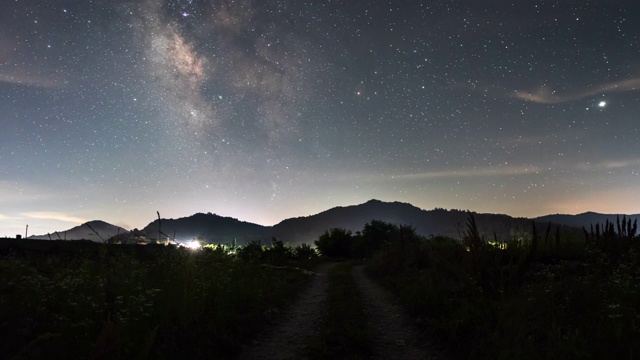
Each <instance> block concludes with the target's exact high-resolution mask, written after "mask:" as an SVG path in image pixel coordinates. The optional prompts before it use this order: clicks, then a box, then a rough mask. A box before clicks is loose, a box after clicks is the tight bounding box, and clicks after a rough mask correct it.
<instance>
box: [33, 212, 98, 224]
mask: <svg viewBox="0 0 640 360" xmlns="http://www.w3.org/2000/svg"><path fill="white" fill-rule="evenodd" d="M21 215H22V216H24V217H28V218H31V219H40V220H56V221H62V222H68V223H74V224H83V223H85V222H87V220H86V219H83V218H80V217H75V216H69V215H66V214H63V213H58V212H51V211H31V212H25V213H22V214H21Z"/></svg>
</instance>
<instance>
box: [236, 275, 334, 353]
mask: <svg viewBox="0 0 640 360" xmlns="http://www.w3.org/2000/svg"><path fill="white" fill-rule="evenodd" d="M334 265H335V264H322V265H320V266H319V267H318V268H317V269H316V271H315V273H316V274H315V275H314V278H313V279H312V280H311V283H310V284H309V285H308V287H307V288H306V289H305V290H304V291H303V293H302V294H301V295H300V297H299V298H298V299H297V300H296V301H295V302H294V303H293V304H292V305H291V307H290V308H289V309H286V311H285V312H284V313H283V314H281V315H279V316H278V317H277V320H276V322H275V323H274V325H273V327H272V328H271V329H268V331H267V332H266V333H264V334H263V336H259V337H258V339H257V340H256V341H254V344H253V346H251V347H249V348H248V349H246V351H245V352H244V353H243V354H242V356H241V357H240V359H243V360H244V359H246V360H253V359H256V360H271V359H273V360H276V359H278V360H280V359H282V360H287V359H306V358H307V352H306V345H307V344H306V341H307V339H308V338H310V337H312V336H316V335H317V334H318V331H319V328H320V326H321V320H322V316H323V315H324V313H325V311H324V309H325V306H324V305H325V303H326V298H327V289H328V288H329V279H328V276H327V274H328V272H329V270H331V268H332V267H333V266H334Z"/></svg>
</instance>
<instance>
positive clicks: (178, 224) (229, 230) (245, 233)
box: [142, 213, 271, 245]
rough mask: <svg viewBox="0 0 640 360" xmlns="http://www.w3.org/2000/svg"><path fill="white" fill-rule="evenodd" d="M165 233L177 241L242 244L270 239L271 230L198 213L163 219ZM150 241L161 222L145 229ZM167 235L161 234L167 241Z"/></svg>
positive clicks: (143, 230)
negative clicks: (199, 238) (192, 240)
mask: <svg viewBox="0 0 640 360" xmlns="http://www.w3.org/2000/svg"><path fill="white" fill-rule="evenodd" d="M160 230H161V231H162V233H163V234H165V235H166V236H168V237H170V238H174V237H175V239H177V240H178V241H185V240H190V239H193V238H195V237H198V236H200V237H203V238H204V239H205V240H206V241H207V242H208V243H212V244H228V243H232V242H234V241H236V242H237V243H238V244H240V245H242V244H245V243H247V242H249V241H253V240H265V239H270V237H269V236H270V233H271V231H270V228H269V227H266V226H262V225H257V224H253V223H249V222H245V221H240V220H238V219H234V218H231V217H223V216H220V215H216V214H211V213H207V214H203V213H197V214H195V215H191V216H188V217H183V218H179V219H161V222H160ZM142 232H143V233H144V235H145V236H146V237H147V238H148V239H153V240H156V239H158V220H155V221H153V222H152V223H150V224H149V225H147V226H145V227H144V229H142ZM165 235H161V236H162V237H163V238H165Z"/></svg>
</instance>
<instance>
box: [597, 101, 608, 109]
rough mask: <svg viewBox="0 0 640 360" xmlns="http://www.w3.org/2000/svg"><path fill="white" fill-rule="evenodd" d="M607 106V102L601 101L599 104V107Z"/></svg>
mask: <svg viewBox="0 0 640 360" xmlns="http://www.w3.org/2000/svg"><path fill="white" fill-rule="evenodd" d="M605 106H607V102H606V101H600V102H599V103H598V107H601V108H603V107H605Z"/></svg>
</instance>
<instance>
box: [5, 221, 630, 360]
mask: <svg viewBox="0 0 640 360" xmlns="http://www.w3.org/2000/svg"><path fill="white" fill-rule="evenodd" d="M461 234H462V236H461V239H453V238H448V237H438V236H436V237H430V238H425V237H422V236H419V235H417V234H416V231H415V230H414V228H412V227H408V226H398V225H394V224H389V223H385V222H381V221H375V220H374V221H371V222H370V223H368V224H366V225H365V226H364V228H363V229H362V231H359V232H357V233H355V234H352V233H351V232H349V231H347V230H344V229H331V230H328V231H327V232H325V233H324V234H322V235H321V236H320V237H319V238H318V240H317V241H316V243H315V244H316V247H317V249H316V250H317V251H318V252H320V253H321V254H322V255H323V256H325V257H330V258H342V259H358V261H364V262H365V264H367V268H366V269H367V272H368V273H369V275H370V276H372V277H373V278H374V279H376V280H377V281H379V282H380V283H381V284H383V285H384V286H385V287H386V288H387V289H388V290H390V291H391V292H392V293H393V294H395V295H396V297H397V299H398V301H399V303H400V304H402V305H403V306H404V307H405V308H406V309H407V310H408V311H409V313H410V314H411V315H412V316H413V318H414V319H415V323H416V325H418V326H420V327H422V329H423V330H424V331H425V333H426V334H428V335H425V339H424V341H425V343H427V342H435V343H436V344H437V345H439V347H441V348H442V349H443V350H444V351H445V352H446V353H448V354H449V355H450V357H451V358H456V359H458V358H459V359H634V358H638V357H640V341H639V340H638V339H640V237H639V236H638V235H636V234H637V224H636V223H635V222H633V223H632V222H631V221H629V220H627V219H626V218H622V219H621V220H619V221H617V222H616V223H606V224H601V225H596V226H594V227H593V228H590V229H584V230H583V232H582V233H581V232H577V231H573V230H572V231H568V230H567V229H564V230H562V229H561V228H556V227H553V226H551V225H544V226H540V225H538V226H536V225H533V224H532V230H531V232H530V233H522V234H519V235H517V236H516V237H514V238H511V239H498V238H497V237H493V238H491V239H485V238H484V237H483V236H481V235H480V233H479V232H478V228H477V226H476V223H475V220H474V218H473V216H472V214H469V219H468V223H467V225H466V228H465V229H463V231H462V233H461ZM316 250H314V249H313V248H311V247H310V246H307V245H302V246H299V247H297V248H295V249H292V248H290V247H288V246H285V245H284V244H283V243H282V242H280V241H277V240H274V241H273V242H272V243H271V245H269V246H263V245H262V244H260V243H258V242H253V243H250V244H248V245H246V246H244V247H230V246H208V247H206V248H204V249H201V250H198V251H192V250H189V249H186V248H176V247H174V246H161V245H147V246H137V245H108V244H95V243H90V242H82V241H80V242H78V241H76V242H65V241H51V242H47V241H27V240H20V241H15V240H14V241H11V240H0V333H2V334H3V336H2V337H0V356H1V357H2V358H8V359H40V358H48V359H132V358H136V359H183V358H185V359H225V358H236V357H237V356H238V354H240V352H241V351H242V349H243V347H244V346H246V345H247V344H250V343H251V341H252V339H253V338H254V337H255V335H256V334H257V333H258V332H259V331H261V330H263V329H265V327H266V325H268V324H269V323H270V322H272V321H273V320H274V319H275V318H277V317H278V316H279V315H278V314H282V312H283V311H284V307H286V305H287V304H288V301H290V300H291V299H292V295H293V294H295V293H297V292H299V291H300V289H301V288H302V287H303V286H304V284H305V283H306V281H305V280H307V278H308V277H309V272H307V271H305V270H304V269H305V268H307V269H308V268H311V267H313V266H314V265H315V264H317V261H318V259H317V256H316ZM329 279H330V285H329V293H328V298H327V313H326V314H324V318H323V319H324V320H323V321H322V322H321V323H320V324H318V326H319V331H320V333H319V335H318V336H317V337H314V338H310V339H308V355H309V357H310V358H314V359H326V358H332V359H333V358H342V359H357V358H368V357H370V356H371V355H372V353H371V345H372V344H371V342H372V341H374V340H373V338H372V335H371V334H372V332H371V327H375V326H376V324H372V323H371V322H370V321H369V320H368V319H367V318H366V315H365V312H363V309H362V306H363V305H362V298H361V295H360V294H359V293H358V290H357V288H356V286H355V285H354V279H353V278H352V277H351V273H350V263H349V262H345V263H342V264H339V265H337V266H335V267H334V268H333V270H332V271H331V273H330V275H329ZM378 330H380V329H378ZM382 330H384V329H382ZM426 337H429V338H428V339H427V338H426Z"/></svg>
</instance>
